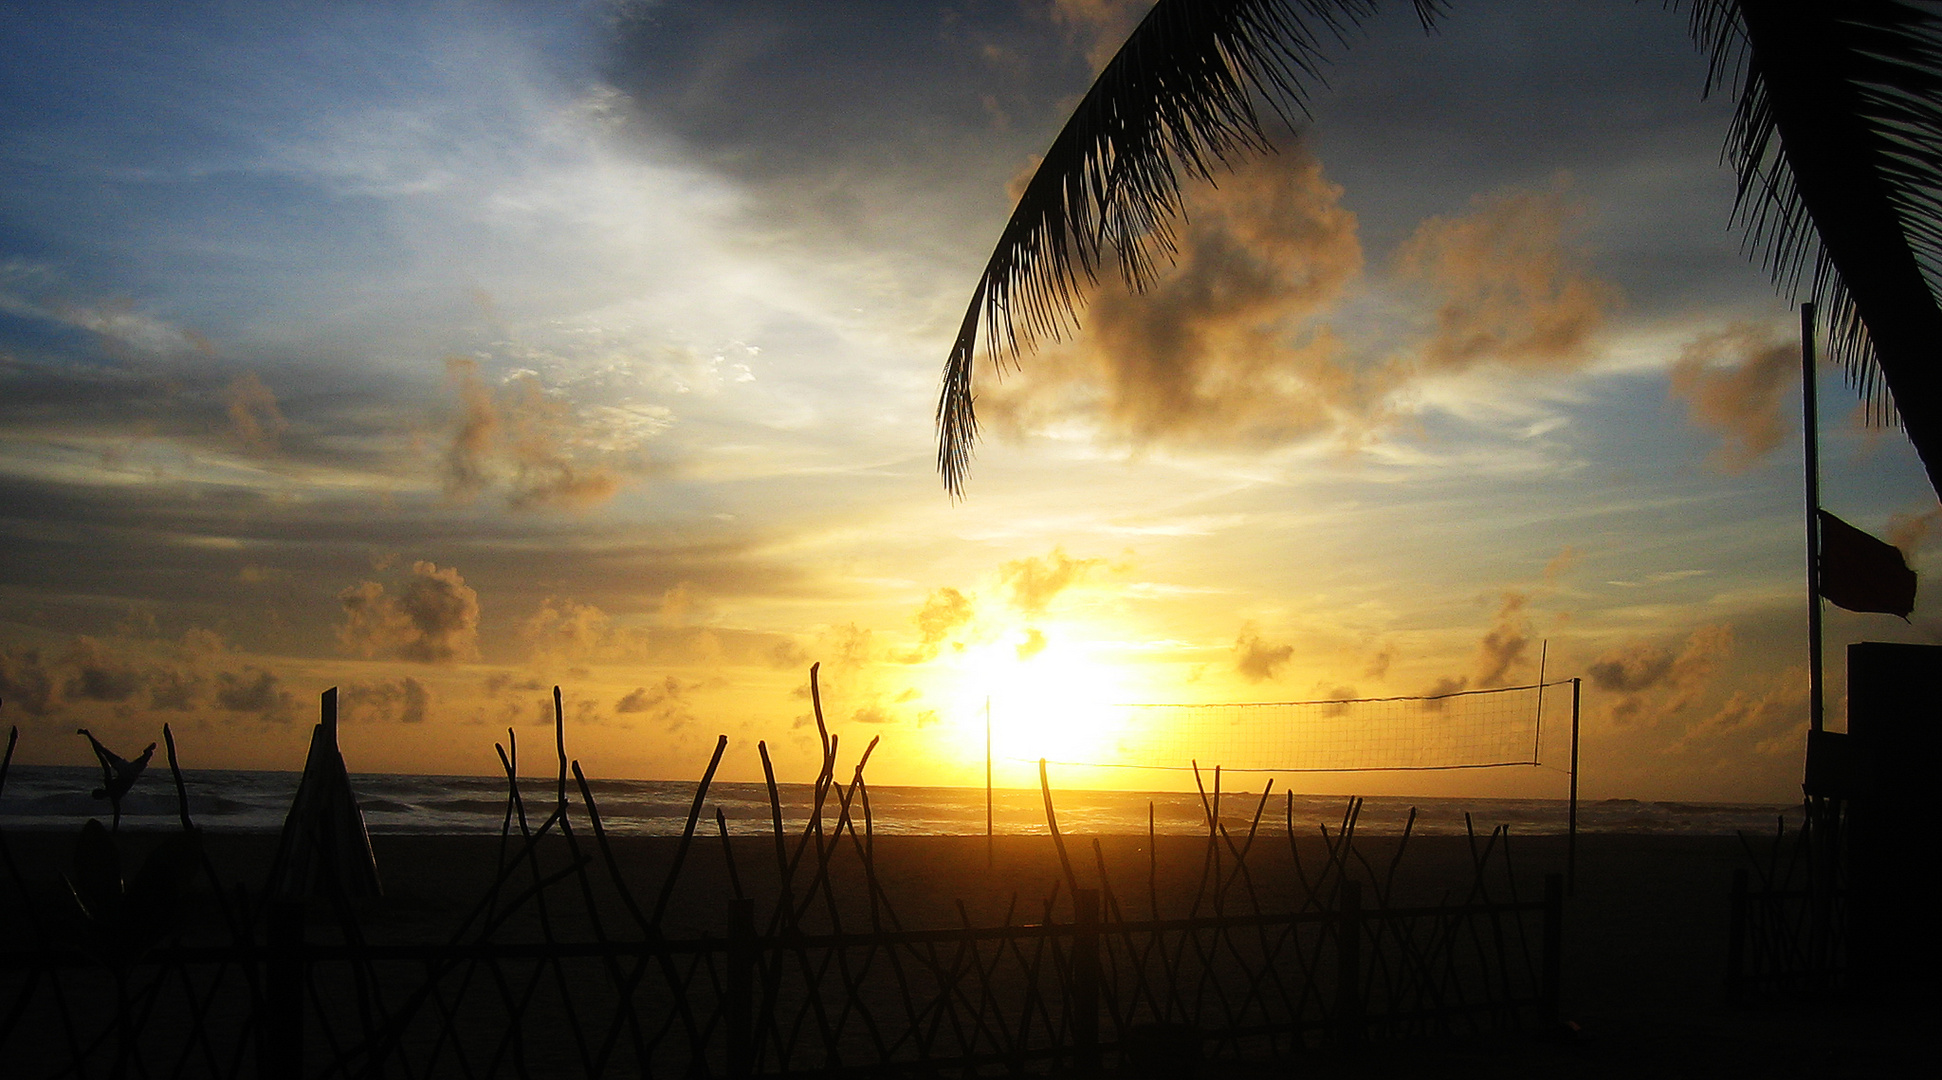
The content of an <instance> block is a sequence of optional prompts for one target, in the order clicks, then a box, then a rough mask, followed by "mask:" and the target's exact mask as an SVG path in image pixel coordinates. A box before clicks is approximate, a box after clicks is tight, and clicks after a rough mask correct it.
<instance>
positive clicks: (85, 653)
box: [61, 636, 142, 702]
mask: <svg viewBox="0 0 1942 1080" xmlns="http://www.w3.org/2000/svg"><path fill="white" fill-rule="evenodd" d="M62 659H63V662H64V663H65V664H66V665H67V667H68V668H69V669H70V670H69V673H68V676H67V680H66V682H64V683H63V684H62V686H61V692H62V694H63V696H65V697H66V698H67V699H68V700H69V701H108V702H120V701H127V700H128V699H129V698H131V697H134V696H135V693H136V692H137V691H139V690H140V689H141V688H142V674H141V672H140V671H139V670H137V669H136V668H135V667H134V666H133V665H132V664H129V663H127V662H126V661H124V660H123V659H121V658H120V657H118V656H115V655H114V654H113V653H111V652H110V651H109V650H108V649H107V648H105V647H104V646H103V645H102V644H101V642H99V641H97V640H95V639H94V638H91V637H85V636H83V637H77V638H75V639H74V643H73V644H72V645H71V646H69V648H68V652H67V655H66V656H65V657H63V658H62Z"/></svg>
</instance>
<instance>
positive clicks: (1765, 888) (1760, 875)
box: [1726, 799, 1848, 1002]
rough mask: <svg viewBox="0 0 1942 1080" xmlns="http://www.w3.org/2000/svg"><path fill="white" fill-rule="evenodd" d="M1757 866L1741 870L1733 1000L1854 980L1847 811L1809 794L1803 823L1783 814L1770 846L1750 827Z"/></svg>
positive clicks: (1734, 907)
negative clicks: (1796, 824)
mask: <svg viewBox="0 0 1942 1080" xmlns="http://www.w3.org/2000/svg"><path fill="white" fill-rule="evenodd" d="M1740 840H1741V843H1742V845H1743V846H1744V847H1745V848H1746V853H1747V856H1748V859H1749V863H1750V866H1748V867H1742V868H1740V869H1736V870H1734V871H1733V884H1732V891H1731V894H1730V896H1731V900H1730V903H1731V908H1730V922H1729V924H1728V929H1727V954H1726V994H1727V998H1728V999H1729V1000H1731V1001H1737V1002H1748V1001H1752V1000H1755V999H1760V998H1773V997H1778V998H1783V999H1789V1000H1792V999H1797V998H1799V997H1801V996H1802V995H1818V994H1833V993H1839V992H1841V991H1842V990H1843V989H1845V987H1846V984H1847V966H1848V964H1847V954H1848V949H1847V939H1848V892H1847V875H1846V859H1845V848H1846V843H1845V840H1846V818H1845V815H1844V813H1843V808H1842V805H1841V804H1840V803H1839V802H1838V801H1835V800H1831V799H1816V800H1812V801H1810V802H1809V804H1808V807H1807V812H1806V813H1805V814H1804V815H1803V817H1802V822H1801V827H1800V828H1799V829H1796V830H1794V831H1793V832H1792V833H1789V832H1788V829H1787V824H1786V819H1785V818H1782V819H1780V821H1779V824H1778V827H1777V828H1776V830H1775V832H1774V835H1773V836H1772V837H1771V838H1770V840H1769V841H1768V843H1767V846H1766V850H1765V851H1764V852H1763V851H1759V850H1756V848H1755V846H1754V844H1753V843H1752V841H1751V840H1750V839H1749V838H1748V837H1746V836H1745V835H1744V834H1743V835H1742V836H1741V837H1740Z"/></svg>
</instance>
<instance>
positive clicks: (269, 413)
mask: <svg viewBox="0 0 1942 1080" xmlns="http://www.w3.org/2000/svg"><path fill="white" fill-rule="evenodd" d="M223 403H224V405H225V406H226V407H227V411H228V413H229V430H230V432H231V433H232V434H234V435H235V436H236V438H237V440H238V441H239V442H241V443H242V444H243V449H244V450H245V451H247V452H248V453H250V454H253V455H255V456H257V457H268V456H269V455H271V454H274V453H276V444H277V439H278V438H279V437H281V436H282V434H283V433H284V432H285V431H288V430H289V429H290V422H289V421H287V420H285V419H284V418H283V413H282V412H281V411H280V410H279V409H278V408H277V405H276V395H275V394H273V393H271V392H270V388H269V387H268V386H266V385H264V383H263V380H262V379H259V378H257V377H256V374H255V373H254V372H246V373H244V374H243V375H240V376H238V377H237V378H235V379H234V380H231V382H230V384H229V385H228V386H227V387H226V388H224V390H223Z"/></svg>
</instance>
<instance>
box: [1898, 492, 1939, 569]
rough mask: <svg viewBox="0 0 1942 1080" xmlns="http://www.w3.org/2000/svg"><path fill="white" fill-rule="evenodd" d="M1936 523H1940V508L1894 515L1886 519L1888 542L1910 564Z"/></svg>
mask: <svg viewBox="0 0 1942 1080" xmlns="http://www.w3.org/2000/svg"><path fill="white" fill-rule="evenodd" d="M1938 521H1942V506H1937V507H1933V508H1931V509H1928V510H1924V511H1921V512H1919V513H1913V514H1899V513H1898V514H1894V515H1892V516H1890V517H1889V519H1888V542H1889V543H1891V544H1893V545H1895V546H1896V547H1898V548H1900V549H1901V552H1902V554H1903V555H1904V556H1906V557H1907V558H1908V559H1909V561H1910V562H1911V563H1912V562H1913V561H1914V559H1915V553H1916V552H1917V551H1920V550H1921V549H1922V545H1923V544H1925V543H1927V542H1928V538H1929V533H1930V532H1931V531H1932V530H1933V529H1934V528H1935V525H1936V523H1937V522H1938Z"/></svg>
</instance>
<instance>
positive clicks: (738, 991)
mask: <svg viewBox="0 0 1942 1080" xmlns="http://www.w3.org/2000/svg"><path fill="white" fill-rule="evenodd" d="M725 1004H726V1007H725V1008H724V1010H723V1011H724V1012H725V1013H726V1014H727V1015H726V1016H725V1017H724V1020H725V1021H726V1026H727V1029H728V1075H730V1076H752V1075H754V1073H755V1030H754V1024H753V1023H752V1019H753V1017H754V1014H755V901H754V900H753V899H750V898H748V897H740V898H738V899H736V901H735V903H734V906H732V907H730V908H729V909H728V1000H727V1002H726V1003H725Z"/></svg>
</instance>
